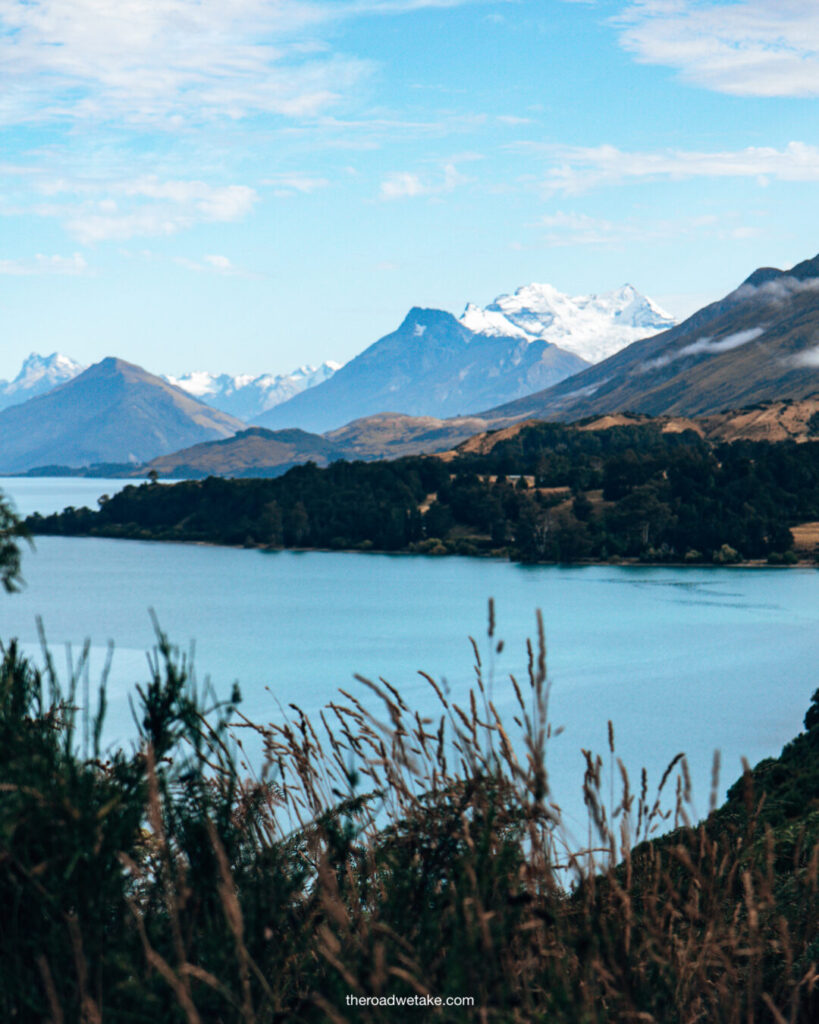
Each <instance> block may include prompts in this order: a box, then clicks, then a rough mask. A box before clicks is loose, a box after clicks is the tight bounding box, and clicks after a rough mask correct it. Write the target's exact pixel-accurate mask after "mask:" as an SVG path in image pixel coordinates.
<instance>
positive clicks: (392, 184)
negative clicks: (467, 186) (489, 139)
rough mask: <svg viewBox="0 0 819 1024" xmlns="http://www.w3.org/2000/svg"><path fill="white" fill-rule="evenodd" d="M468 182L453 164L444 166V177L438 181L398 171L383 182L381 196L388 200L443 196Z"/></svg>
mask: <svg viewBox="0 0 819 1024" xmlns="http://www.w3.org/2000/svg"><path fill="white" fill-rule="evenodd" d="M468 180H469V179H468V178H466V177H465V176H464V175H462V174H461V173H460V172H459V171H458V168H457V167H456V166H455V164H453V163H448V164H445V165H444V168H443V173H442V177H441V178H440V179H438V180H425V179H423V178H421V177H420V176H419V175H417V174H411V173H410V172H409V171H396V172H394V173H393V174H388V175H387V177H386V178H385V179H384V180H383V181H382V182H381V188H380V193H379V194H380V196H381V198H382V199H386V200H390V199H415V198H418V197H423V196H426V197H431V196H441V195H444V194H445V193H447V192H452V191H453V190H454V189H456V188H457V187H458V186H459V185H463V184H464V183H465V182H467V181H468Z"/></svg>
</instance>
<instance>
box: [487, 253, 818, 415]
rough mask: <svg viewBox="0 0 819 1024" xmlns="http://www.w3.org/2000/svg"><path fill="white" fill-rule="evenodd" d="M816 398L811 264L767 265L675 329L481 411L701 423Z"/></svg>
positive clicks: (814, 288) (813, 264) (815, 292)
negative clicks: (729, 412) (727, 413)
mask: <svg viewBox="0 0 819 1024" xmlns="http://www.w3.org/2000/svg"><path fill="white" fill-rule="evenodd" d="M816 393H819V256H817V257H816V258H815V259H812V260H806V261H805V262H803V263H800V264H798V265H797V266H795V267H793V268H792V269H791V270H790V271H782V270H776V269H774V268H769V267H765V268H762V269H760V270H757V271H755V272H754V273H753V274H751V276H750V277H749V278H748V279H747V280H746V281H745V282H744V283H743V284H742V285H740V287H739V288H737V289H736V290H735V291H733V292H731V293H730V294H729V295H727V296H726V297H725V298H723V299H721V300H720V301H718V302H715V303H712V304H711V305H709V306H706V307H705V308H704V309H701V310H699V312H697V313H695V314H694V315H693V316H692V317H690V318H689V319H688V320H686V321H685V322H684V323H682V324H680V325H679V326H677V327H673V328H671V329H670V330H668V331H665V332H663V333H662V334H659V335H655V336H653V337H650V338H646V339H645V340H643V341H638V342H635V343H634V344H632V345H630V346H629V347H628V348H626V349H623V350H622V351H621V352H618V353H616V354H615V355H613V356H611V357H610V358H608V359H606V360H604V361H603V362H602V363H598V364H597V365H595V366H592V367H590V368H589V369H587V370H584V371H583V372H582V373H579V374H577V375H576V376H575V377H573V378H572V379H571V380H568V381H563V382H560V383H558V384H557V385H555V386H554V387H551V388H548V389H546V390H544V391H541V392H539V393H537V394H532V395H529V396H527V397H526V398H524V399H522V400H518V401H513V402H510V403H504V404H502V405H500V406H498V407H495V408H493V409H490V410H489V411H487V412H483V413H481V414H480V415H483V416H485V417H486V418H487V419H490V420H494V421H496V422H499V423H504V422H513V421H515V420H519V419H527V418H531V417H535V418H538V419H550V420H556V419H559V420H576V419H580V418H582V417H585V416H592V415H598V414H602V413H608V412H616V411H623V410H633V411H636V412H644V413H649V414H650V415H661V414H672V415H684V416H700V415H705V414H708V413H714V412H719V411H721V410H726V409H739V408H743V407H747V406H749V405H753V404H756V403H758V402H765V401H773V400H777V399H784V398H793V399H800V398H807V397H809V396H810V395H813V394H816Z"/></svg>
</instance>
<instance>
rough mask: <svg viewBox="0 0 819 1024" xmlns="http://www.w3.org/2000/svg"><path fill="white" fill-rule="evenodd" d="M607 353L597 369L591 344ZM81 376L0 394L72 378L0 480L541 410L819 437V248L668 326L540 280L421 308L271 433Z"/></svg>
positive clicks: (210, 460) (452, 429)
mask: <svg viewBox="0 0 819 1024" xmlns="http://www.w3.org/2000/svg"><path fill="white" fill-rule="evenodd" d="M594 323H597V324H598V328H599V330H598V331H597V332H595V330H594V329H593V326H592V325H593V324H594ZM467 324H472V325H473V326H474V327H479V328H480V332H476V331H475V330H472V329H471V328H470V327H469V326H467ZM652 325H653V326H652ZM658 325H660V330H659V332H657V331H656V327H657V326H658ZM642 332H646V334H647V336H644V337H640V338H638V340H636V341H632V342H631V343H628V337H630V336H632V335H633V334H634V333H638V334H639V333H642ZM552 337H558V339H559V340H560V344H553V343H552V341H551V340H549V339H551V338H552ZM564 346H565V347H564ZM569 348H573V349H574V351H570V350H569ZM612 348H614V349H616V351H614V353H613V354H611V355H608V356H607V357H606V358H604V359H602V360H601V361H600V362H597V363H595V364H594V365H589V363H588V362H587V361H586V359H585V358H584V357H583V356H582V355H581V354H580V353H584V355H585V356H593V355H596V354H600V353H602V352H604V351H610V350H611V349H612ZM80 369H81V368H79V367H78V366H77V364H75V363H73V361H71V360H66V359H64V358H63V357H60V356H58V355H57V354H54V355H52V356H50V357H48V358H47V359H43V358H42V357H39V356H32V357H30V358H29V360H27V361H26V364H25V366H24V368H23V370H22V371H21V373H20V374H19V375H18V377H17V378H16V379H15V381H13V382H12V383H11V384H10V385H4V386H3V387H4V388H5V389H6V390H7V391H8V392H9V394H11V395H12V396H17V397H16V398H13V400H15V401H17V400H18V399H19V396H20V395H21V394H22V393H24V392H25V391H26V390H27V389H29V390H33V389H35V388H41V389H42V388H46V387H48V386H49V383H50V381H51V380H52V379H60V376H61V375H62V376H63V377H65V376H71V375H73V376H71V379H69V380H63V382H62V383H58V384H57V385H56V386H55V387H52V389H51V390H50V391H46V392H45V393H44V394H40V395H39V396H37V397H34V398H31V399H29V400H28V401H25V402H23V403H22V404H18V405H14V406H10V407H8V408H5V409H2V410H0V472H21V471H27V470H30V469H33V468H35V467H39V466H44V465H46V466H47V465H54V464H62V465H68V466H82V465H88V464H90V463H103V462H108V463H114V462H116V463H130V464H132V465H134V467H135V469H134V472H139V471H140V470H137V469H136V467H137V466H141V467H144V466H145V464H146V463H150V462H151V460H155V462H154V463H151V468H154V469H156V470H157V472H160V473H161V474H162V475H167V474H170V473H175V474H178V473H186V472H189V473H191V474H195V475H199V474H201V473H207V472H221V473H232V474H239V475H248V474H252V473H257V472H258V473H263V474H265V475H270V474H277V473H279V472H282V471H283V468H286V467H287V466H289V465H292V464H295V463H297V462H303V461H306V460H308V459H312V460H313V461H316V462H318V463H320V464H325V463H327V462H329V461H333V460H334V459H336V458H347V459H356V458H363V459H370V458H377V457H396V456H399V455H403V454H409V453H411V452H418V451H429V452H432V451H442V450H445V449H448V448H452V447H453V446H454V445H457V444H458V443H460V442H462V441H463V440H464V439H465V438H468V437H470V436H471V435H474V434H478V433H481V432H486V431H492V430H497V429H499V428H505V427H507V426H512V425H514V424H516V423H518V424H519V423H520V422H522V421H526V420H530V419H540V420H543V419H546V420H562V421H566V422H577V421H580V420H584V419H591V418H594V419H595V421H596V422H601V420H600V418H601V417H602V418H603V419H604V420H605V419H606V417H608V418H609V419H610V421H611V423H612V425H615V424H616V422H618V419H617V417H618V416H622V415H624V414H627V415H634V414H642V415H649V416H652V417H658V416H659V417H666V419H667V422H668V426H667V428H666V427H665V426H664V428H663V429H679V430H682V429H697V430H702V431H704V432H705V434H706V435H708V436H723V437H725V438H726V439H727V438H729V437H733V436H736V437H740V436H759V437H770V438H771V439H774V438H777V437H779V438H785V437H794V438H797V439H799V440H803V439H808V438H812V437H814V436H817V429H816V424H817V421H819V415H817V413H819V409H816V408H814V405H813V403H814V402H816V401H817V400H819V256H817V257H816V258H814V259H812V260H806V261H804V262H803V263H800V264H798V265H797V266H795V267H793V268H792V269H791V270H787V271H784V270H778V269H776V268H771V267H765V268H761V269H759V270H757V271H754V273H753V274H751V275H750V277H748V278H747V279H746V280H745V281H744V282H743V283H742V284H741V285H740V286H739V287H738V288H736V289H734V291H732V292H730V293H729V294H728V295H726V296H725V297H724V298H723V299H721V300H719V301H718V302H714V303H711V304H710V305H708V306H706V307H704V308H703V309H701V310H699V311H698V312H697V313H695V314H694V315H693V316H691V317H689V318H688V319H687V320H685V321H684V322H683V323H681V324H679V325H675V326H668V317H666V316H665V314H663V313H662V311H661V310H659V309H658V308H657V307H656V306H655V305H654V304H653V303H652V302H651V301H650V300H648V299H645V298H644V297H642V296H640V295H639V293H637V292H636V291H635V290H634V289H633V288H631V287H630V286H624V287H623V288H621V289H619V290H618V291H617V292H613V293H608V295H606V296H597V297H595V296H586V297H582V296H581V297H575V298H569V297H567V296H560V295H559V293H557V292H556V291H555V290H554V289H552V288H550V287H549V286H546V285H529V286H527V287H526V288H523V289H518V291H517V292H515V293H514V295H510V296H501V297H500V298H498V299H497V300H496V301H495V302H494V303H492V304H491V305H490V306H487V307H486V308H485V309H483V310H478V309H477V307H473V306H469V307H467V309H466V311H465V313H464V314H463V316H462V317H461V318H460V319H458V318H456V317H454V316H453V315H451V314H449V313H446V312H443V311H441V310H428V309H420V308H414V309H412V310H411V311H410V312H409V314H408V315H407V317H406V318H405V319H404V321H403V323H402V324H401V325H400V326H399V328H398V329H397V330H396V331H394V332H392V333H391V334H388V335H387V336H386V337H384V338H381V339H380V340H379V341H377V342H375V343H374V344H373V345H371V346H369V348H367V349H365V350H364V351H363V352H362V353H361V354H360V355H359V356H357V357H356V358H354V359H353V360H351V361H350V362H349V363H347V364H346V365H345V366H343V367H340V368H338V369H337V368H336V367H335V365H332V364H325V367H322V368H319V369H318V370H316V371H313V370H312V369H310V368H307V367H305V368H302V370H300V371H297V372H296V373H295V374H291V375H284V376H285V377H290V378H293V379H295V381H296V383H295V386H297V387H298V386H302V385H303V390H301V391H299V392H298V393H297V394H295V395H294V396H292V397H290V398H288V399H287V400H286V401H284V402H282V403H280V404H278V405H275V406H273V407H272V408H269V409H267V410H266V411H265V412H263V413H261V414H260V415H259V416H258V417H257V418H258V421H259V423H258V427H261V428H262V429H258V427H257V428H253V429H248V428H247V424H245V423H244V422H243V421H242V420H241V419H239V418H238V417H236V416H232V415H230V414H229V413H225V412H223V411H221V410H218V409H216V408H214V407H213V406H212V405H207V404H205V403H204V402H203V401H200V400H199V398H197V397H194V396H193V395H191V394H190V393H189V392H188V391H185V390H183V389H182V388H180V387H178V386H176V385H174V384H172V383H170V382H169V381H167V380H163V379H161V378H159V377H155V376H153V375H151V374H149V373H147V372H146V371H144V370H142V369H140V368H139V367H136V366H133V365H132V364H129V363H125V362H123V361H122V360H118V359H113V358H109V359H105V360H103V361H102V362H101V363H98V364H96V365H95V366H92V367H90V368H89V369H87V370H83V371H82V372H79V373H78V372H77V371H78V370H80ZM322 377H323V379H322ZM178 380H179V381H180V383H182V382H184V383H185V384H186V385H187V386H188V388H190V389H193V390H195V391H198V393H199V394H201V395H207V396H208V397H209V399H210V400H211V401H213V402H216V401H227V400H228V399H231V400H233V399H235V400H236V401H237V402H238V401H240V393H241V392H242V391H243V390H245V392H246V393H245V396H244V398H246V399H247V400H248V403H249V405H248V406H245V407H244V410H245V414H246V413H247V408H249V407H250V406H251V405H252V404H253V403H254V402H257V403H258V402H259V401H264V396H265V395H268V396H269V395H271V394H272V393H273V392H275V391H276V388H277V387H279V384H281V382H282V380H283V378H281V377H280V378H275V377H273V376H272V375H268V376H266V377H256V378H253V377H246V378H231V377H229V376H227V375H224V376H223V377H214V376H211V375H209V374H204V373H200V374H189V375H186V377H185V378H178ZM276 381H278V382H279V384H275V382H276ZM251 385H252V387H251ZM282 386H284V385H282ZM285 390H286V387H285ZM0 391H2V389H0ZM276 393H279V394H280V393H282V392H280V391H279V392H276ZM244 398H242V399H241V400H242V401H243V400H244ZM499 399H500V400H499ZM801 400H805V401H801ZM777 403H779V404H778V405H777ZM475 410H478V411H477V412H476V411H475ZM725 410H732V413H731V416H729V417H728V418H727V419H725V418H724V421H720V422H721V423H722V426H719V425H718V422H717V421H718V420H719V416H717V420H714V419H713V417H714V416H715V415H717V414H721V413H722V412H723V411H725ZM737 410H744V411H742V412H741V413H737V412H736V411H737ZM459 414H465V415H459ZM612 417H613V418H612ZM709 417H710V418H711V421H712V422H706V421H708V420H709ZM695 421H696V422H695ZM719 431H722V434H721V435H720V434H719ZM749 432H750V433H749ZM234 434H235V435H237V436H236V437H233V436H232V435H234ZM213 441H218V442H220V443H218V444H216V445H213V444H210V442H213ZM480 443H484V442H480Z"/></svg>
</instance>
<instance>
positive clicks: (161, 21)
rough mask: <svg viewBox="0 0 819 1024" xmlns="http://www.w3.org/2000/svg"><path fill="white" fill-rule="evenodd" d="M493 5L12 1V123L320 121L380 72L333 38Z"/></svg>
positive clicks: (461, 0)
mask: <svg viewBox="0 0 819 1024" xmlns="http://www.w3.org/2000/svg"><path fill="white" fill-rule="evenodd" d="M480 2H482V0H332V2H329V0H229V2H228V0H149V2H145V0H116V2H101V0H0V74H2V77H3V80H4V89H3V94H2V97H0V123H2V122H5V123H22V122H28V121H31V120H32V119H35V118H36V119H40V120H54V119H61V118H71V119H83V120H86V119H92V120H101V119H102V120H105V119H109V118H116V119H120V120H122V119H125V120H130V121H135V122H142V123H151V124H156V123H165V124H166V125H167V126H168V127H174V126H175V125H184V124H187V123H190V122H191V121H201V120H208V119H211V118H214V117H228V118H234V119H235V118H241V117H245V116H248V115H252V114H256V113H273V114H281V115H284V116H287V117H301V116H314V115H316V114H318V113H320V112H321V111H323V110H325V109H326V108H327V107H329V106H331V105H332V104H334V103H335V102H336V101H337V100H338V99H339V98H340V97H341V96H342V95H344V94H345V93H346V92H348V91H349V90H350V89H351V88H352V87H353V86H355V85H356V83H358V82H359V81H360V80H361V79H362V78H363V77H365V76H367V75H368V74H369V73H370V71H371V70H372V64H371V63H370V62H369V61H363V60H359V59H357V58H355V57H352V56H348V55H341V54H335V53H333V52H332V51H331V50H330V49H329V48H328V47H326V46H325V45H324V44H323V43H322V42H321V40H320V33H321V30H322V27H323V26H325V25H327V24H328V23H332V22H336V21H338V20H340V19H343V18H349V17H356V16H361V15H366V14H385V15H388V14H392V15H396V14H403V13H408V12H412V11H417V10H421V9H424V8H449V7H456V6H460V5H462V4H467V3H480Z"/></svg>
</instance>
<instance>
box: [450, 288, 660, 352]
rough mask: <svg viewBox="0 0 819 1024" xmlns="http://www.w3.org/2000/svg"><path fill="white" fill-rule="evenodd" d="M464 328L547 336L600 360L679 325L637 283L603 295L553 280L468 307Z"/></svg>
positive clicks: (500, 334) (532, 338) (502, 334)
mask: <svg viewBox="0 0 819 1024" xmlns="http://www.w3.org/2000/svg"><path fill="white" fill-rule="evenodd" d="M461 323H462V324H463V325H464V327H467V328H469V330H471V331H475V332H476V333H478V334H485V335H489V336H490V337H512V338H526V339H528V340H529V341H535V340H542V341H547V342H551V343H552V344H555V345H558V346H559V347H560V348H562V349H565V350H566V351H567V352H573V353H574V354H575V355H578V356H580V357H581V358H582V359H586V360H588V362H590V363H597V362H600V360H601V359H606V358H607V357H608V356H611V355H614V353H615V352H619V350H620V349H621V348H625V347H626V346H627V345H630V344H631V343H632V342H634V341H639V340H640V339H641V338H645V337H647V336H649V335H651V334H658V333H659V332H660V331H665V330H668V328H669V327H673V326H674V323H675V321H674V318H673V317H671V316H670V315H669V314H668V313H666V312H665V311H664V310H663V309H661V308H660V307H659V306H658V305H657V304H656V303H655V302H653V301H652V300H651V299H649V298H647V297H646V296H645V295H642V294H641V293H640V292H638V291H637V289H636V288H634V286H633V285H630V284H624V285H623V286H622V287H621V288H617V289H615V290H614V291H610V292H604V293H602V294H600V295H575V296H570V295H564V294H563V292H560V291H558V290H557V288H555V287H554V286H553V285H550V284H528V285H524V286H523V287H522V288H518V289H517V291H516V292H515V293H514V294H512V295H501V296H499V297H498V298H497V299H495V301H494V302H492V303H490V304H489V305H488V306H487V307H486V308H485V309H481V308H480V307H478V306H475V305H472V304H470V305H468V306H467V307H466V309H465V311H464V313H463V315H462V316H461Z"/></svg>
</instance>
